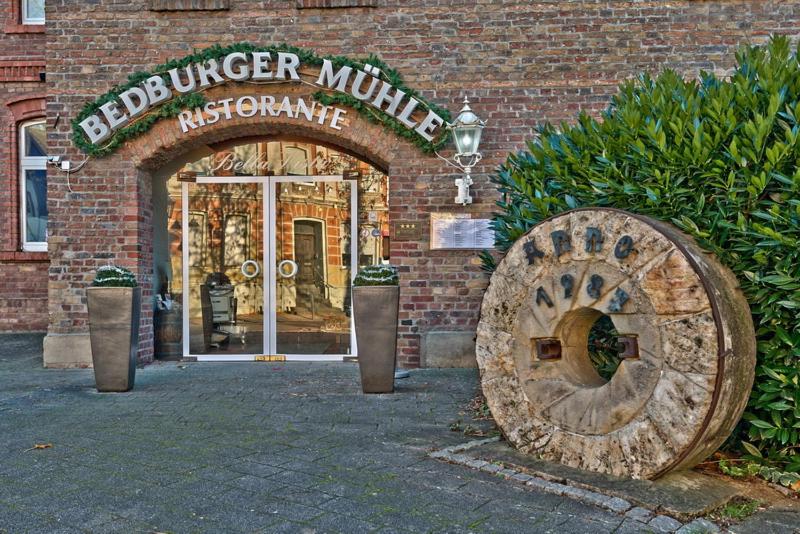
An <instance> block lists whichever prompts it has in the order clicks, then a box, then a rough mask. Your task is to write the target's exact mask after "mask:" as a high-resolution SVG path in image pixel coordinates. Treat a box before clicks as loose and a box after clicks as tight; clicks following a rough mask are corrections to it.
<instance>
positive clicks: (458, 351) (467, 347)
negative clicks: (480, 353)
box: [420, 331, 478, 367]
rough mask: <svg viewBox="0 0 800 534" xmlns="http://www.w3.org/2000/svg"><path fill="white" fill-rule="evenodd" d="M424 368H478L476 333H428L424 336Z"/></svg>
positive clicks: (422, 349)
mask: <svg viewBox="0 0 800 534" xmlns="http://www.w3.org/2000/svg"><path fill="white" fill-rule="evenodd" d="M420 352H421V364H422V367H477V365H478V364H477V362H476V361H475V332H472V331H466V332H428V333H426V334H424V335H423V336H422V347H421V351H420Z"/></svg>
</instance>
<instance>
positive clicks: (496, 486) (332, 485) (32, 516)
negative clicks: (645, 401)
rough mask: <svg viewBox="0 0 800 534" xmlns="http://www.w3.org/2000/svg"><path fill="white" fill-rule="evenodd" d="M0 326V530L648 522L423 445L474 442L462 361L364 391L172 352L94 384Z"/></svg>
mask: <svg viewBox="0 0 800 534" xmlns="http://www.w3.org/2000/svg"><path fill="white" fill-rule="evenodd" d="M0 340H2V345H0V347H2V348H0V532H13V533H17V532H48V533H55V532H126V533H128V532H347V533H352V532H371V531H378V532H406V531H411V532H467V531H473V532H515V533H516V532H613V531H619V532H638V531H641V530H642V529H641V528H640V527H642V526H643V525H642V524H641V523H636V522H633V521H632V520H631V518H629V517H625V516H624V515H622V514H616V513H613V512H612V511H609V510H604V509H601V508H598V507H595V506H591V505H589V504H584V503H581V502H577V501H575V500H573V499H569V498H566V497H563V496H559V495H553V494H550V493H546V492H542V491H537V490H536V489H533V488H529V487H525V486H524V485H520V484H514V483H510V482H508V481H505V480H502V479H501V478H500V477H498V476H497V475H493V474H491V473H486V472H482V471H476V470H471V469H467V468H464V467H461V466H457V465H450V464H447V463H444V462H441V461H437V460H434V459H431V458H430V457H429V456H428V453H429V452H430V450H431V449H433V448H437V449H438V448H442V447H447V446H452V445H454V444H457V443H461V442H464V441H466V439H467V438H465V437H464V436H463V435H462V434H460V433H457V432H451V431H450V430H449V428H448V427H449V425H450V423H452V422H453V421H455V420H456V419H457V418H458V417H459V415H458V413H459V411H460V410H462V409H463V407H464V406H465V404H466V403H467V402H468V401H469V399H470V398H471V397H472V396H473V394H474V393H475V391H476V388H477V372H476V371H473V370H421V371H415V372H412V373H411V377H410V378H408V379H405V380H402V381H398V385H397V392H396V393H395V394H393V395H377V396H365V395H362V394H361V393H360V390H359V383H358V369H357V367H356V366H355V365H354V364H348V363H335V364H331V363H278V364H276V363H252V364H251V363H222V364H220V363H189V364H174V363H170V364H155V365H151V366H149V367H147V368H145V369H139V370H138V372H137V376H136V387H135V389H134V390H133V391H132V392H130V393H124V394H99V393H96V392H95V390H94V387H93V386H94V382H93V380H94V378H93V375H92V371H91V370H63V371H61V370H45V369H41V351H40V347H41V338H40V337H32V336H4V337H2V338H0ZM461 417H463V416H461ZM37 443H39V444H52V448H46V449H33V450H30V449H31V447H33V446H34V444H37Z"/></svg>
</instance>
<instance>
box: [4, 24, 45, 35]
mask: <svg viewBox="0 0 800 534" xmlns="http://www.w3.org/2000/svg"><path fill="white" fill-rule="evenodd" d="M46 30H47V28H45V25H44V24H19V23H14V22H9V23H7V24H6V26H5V28H3V31H4V32H5V33H45V31H46Z"/></svg>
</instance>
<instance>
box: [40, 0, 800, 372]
mask: <svg viewBox="0 0 800 534" xmlns="http://www.w3.org/2000/svg"><path fill="white" fill-rule="evenodd" d="M374 3H375V4H376V7H353V8H338V9H324V8H320V9H317V8H306V9H297V3H296V2H283V1H277V0H232V1H231V2H230V7H229V9H228V10H222V11H192V10H188V11H187V10H182V11H163V12H162V11H159V12H153V11H147V10H146V8H147V4H148V2H147V0H131V1H129V2H111V1H102V0H100V1H98V2H93V3H87V2H84V1H81V0H62V1H61V2H59V3H58V4H59V8H58V10H57V12H53V10H51V11H50V12H48V17H49V19H48V43H49V50H50V54H49V56H48V63H47V70H48V81H49V84H50V85H51V87H50V89H51V97H50V100H49V104H48V117H49V119H50V123H51V124H52V123H53V121H54V120H55V117H56V115H57V114H60V115H61V117H62V120H61V122H60V123H59V125H58V127H57V128H56V129H55V130H54V131H53V132H52V134H51V137H50V141H51V150H52V151H54V153H55V152H57V153H68V154H69V155H70V158H71V159H73V160H74V161H80V160H82V156H81V155H80V154H79V153H77V152H76V151H75V149H74V148H73V147H72V146H71V144H70V142H69V140H68V135H69V133H70V131H69V130H70V126H69V121H68V119H70V118H71V117H73V116H74V115H75V113H76V112H77V111H78V110H79V109H80V107H81V106H82V105H83V103H84V102H86V101H87V100H90V99H93V98H95V97H96V96H98V95H100V94H102V93H104V92H105V91H107V90H108V89H109V88H111V87H112V86H113V85H114V84H116V83H119V82H121V81H124V80H125V78H126V77H127V75H128V74H129V73H131V72H133V71H134V70H137V69H148V68H150V67H152V66H153V65H155V64H157V63H160V62H162V61H164V60H166V59H169V58H173V57H180V56H182V55H185V54H187V53H190V52H191V51H192V50H193V49H195V48H203V47H206V46H209V45H211V44H215V43H221V44H228V43H232V42H237V41H252V42H254V43H259V44H277V43H282V42H286V43H289V44H292V45H296V46H302V47H307V48H312V49H314V50H316V51H317V52H318V53H320V54H342V55H350V56H357V57H360V56H365V55H367V54H370V53H374V54H376V55H378V56H380V57H381V58H382V59H384V60H385V61H386V62H387V63H389V64H390V65H392V66H393V67H395V68H397V69H398V70H399V71H400V72H401V73H402V75H403V76H404V77H405V81H406V83H407V84H408V85H409V86H411V87H415V88H418V89H420V90H421V91H422V92H423V94H424V95H425V96H427V97H428V98H430V99H432V100H433V101H435V102H436V103H438V104H440V105H443V106H446V107H448V108H449V109H450V110H451V111H453V112H457V111H458V108H459V107H460V106H459V104H460V102H461V100H462V99H463V97H464V96H465V95H467V96H469V97H470V99H471V100H472V103H473V109H474V110H475V111H476V112H477V113H478V114H479V115H480V116H481V117H482V118H485V119H488V121H489V122H488V125H487V128H486V130H485V132H484V137H483V138H484V141H483V144H482V151H483V153H484V160H483V162H482V164H481V166H480V167H479V168H478V169H476V172H475V174H474V177H475V181H476V185H475V186H474V187H473V196H474V198H475V203H474V204H473V205H471V206H469V207H467V208H460V207H456V206H455V205H454V204H453V197H454V196H455V187H454V185H453V179H454V178H455V177H456V176H455V175H454V174H453V173H451V172H450V170H449V169H448V168H447V167H446V166H444V164H443V163H441V162H440V161H439V160H437V159H436V158H434V157H430V156H425V155H423V154H421V153H420V152H418V151H416V150H415V149H414V148H413V147H411V146H410V145H408V143H404V142H400V141H395V142H394V143H392V139H391V138H381V137H380V136H379V133H378V132H375V134H374V135H375V136H378V137H375V139H376V141H375V143H376V144H379V145H382V144H388V145H389V146H386V147H384V146H379V147H375V148H374V149H373V148H371V147H370V146H369V143H370V141H369V139H363V136H362V135H360V134H359V137H360V139H347V138H342V139H334V140H333V141H338V142H341V143H345V144H347V143H350V144H351V145H352V149H353V150H354V151H355V152H357V153H363V154H364V155H366V156H370V157H371V159H373V160H376V159H377V160H379V162H380V163H385V164H386V165H385V166H384V167H385V168H388V170H389V173H390V188H391V190H390V202H391V206H390V217H391V220H400V219H403V220H416V221H418V222H419V223H420V224H421V225H422V229H423V231H422V235H423V239H422V241H420V242H398V241H395V242H393V244H392V260H393V262H394V263H397V264H399V265H401V268H402V271H403V272H402V289H401V295H402V296H401V299H402V303H401V313H402V316H401V320H402V326H401V333H400V335H401V340H400V349H399V350H400V361H401V363H402V364H403V365H406V366H415V365H418V364H419V347H420V335H421V334H424V333H425V332H428V331H432V330H450V331H451V330H462V331H471V330H473V329H474V327H475V325H476V323H477V320H478V310H479V305H480V300H481V297H482V294H483V288H484V287H485V284H486V282H487V280H486V277H485V276H484V275H483V274H482V273H481V272H480V269H479V265H478V260H477V256H476V255H475V254H474V253H471V252H444V251H430V250H428V248H429V243H428V238H427V235H428V220H429V214H430V213H431V212H436V211H466V212H469V213H472V214H475V215H476V216H488V215H489V214H490V213H491V211H492V205H493V201H494V199H495V192H494V189H493V187H492V186H491V184H490V183H489V182H488V180H487V179H486V173H488V172H491V171H492V169H494V168H495V167H496V166H497V164H498V163H500V162H501V161H502V160H503V159H504V157H505V155H506V154H507V153H508V152H509V151H513V150H517V149H520V148H522V147H523V146H524V141H525V140H526V139H528V138H530V137H531V136H532V135H533V132H534V125H535V124H536V123H537V122H539V121H543V120H554V121H560V120H571V119H572V118H573V117H574V116H575V114H576V113H577V112H578V111H580V110H585V111H588V112H590V113H596V112H597V111H599V110H600V109H602V108H604V107H605V106H606V105H607V103H608V101H609V97H610V95H612V94H613V93H614V91H615V88H616V86H617V85H618V84H619V83H620V82H621V81H622V80H624V79H627V78H630V77H632V76H635V75H637V74H638V73H639V72H641V71H643V70H649V71H658V70H660V69H663V68H665V67H669V68H674V69H677V70H678V71H679V72H681V73H684V74H685V75H687V76H690V77H694V76H696V75H697V74H698V72H699V71H700V70H701V69H705V70H712V71H716V72H720V73H724V72H726V71H727V69H729V68H730V66H731V64H732V62H733V59H734V58H733V53H734V51H735V49H736V47H737V46H738V44H739V43H743V42H763V41H764V40H765V39H766V37H767V36H768V35H769V34H770V33H787V34H791V35H794V34H796V31H797V27H798V23H800V1H795V0H787V1H781V2H778V1H775V2H771V1H748V2H739V1H727V0H726V1H704V2H697V1H684V2H655V1H653V2H650V1H638V0H637V1H630V2H622V1H600V0H586V1H565V0H558V1H556V0H549V1H543V2H536V3H531V2H527V1H521V2H500V1H494V2H492V1H474V0H473V1H443V0H440V1H430V0H424V1H423V0H416V1H414V0H411V1H402V2H400V1H389V0H379V1H377V2H374ZM303 4H304V5H306V6H310V4H311V3H310V2H303ZM332 4H333V3H331V5H332ZM233 85H234V84H229V85H228V88H227V89H226V91H228V92H231V91H234V89H233V88H232V86H233ZM231 123H232V124H233V123H235V121H231ZM239 127H240V128H241V129H240V130H238V131H234V130H232V129H224V128H221V127H220V128H218V129H216V130H214V131H213V132H210V133H209V134H208V136H207V137H199V136H195V137H192V136H191V135H187V136H185V140H184V142H185V143H186V146H185V147H184V148H181V147H180V146H178V145H176V144H175V143H177V142H178V140H175V139H173V140H170V139H169V136H170V135H171V134H170V133H169V132H170V131H172V130H170V129H169V128H167V127H163V128H161V127H157V128H155V129H154V130H153V131H152V132H151V133H150V134H149V135H147V136H146V137H145V138H142V139H141V140H139V141H137V142H135V143H132V144H131V146H130V147H129V148H128V149H126V150H124V151H122V152H121V153H119V154H117V155H115V156H112V157H109V158H106V159H103V160H93V161H91V162H90V163H89V165H87V167H86V170H85V171H84V172H82V173H80V174H78V175H75V176H74V177H73V180H74V181H73V186H72V188H73V191H74V193H69V192H68V190H67V187H66V183H65V181H64V179H63V176H53V178H52V182H53V186H52V188H51V199H50V213H51V220H52V221H53V222H52V223H51V229H52V236H53V237H52V239H51V248H50V254H51V259H52V266H51V269H50V281H49V291H50V312H51V317H50V323H49V329H50V332H51V333H66V332H76V331H84V330H85V328H86V316H85V307H84V304H83V303H84V297H83V289H84V287H85V285H86V284H87V283H88V280H89V274H88V273H90V272H91V270H92V269H93V268H95V267H96V266H97V265H99V264H103V263H106V262H107V261H108V260H109V259H114V260H115V261H117V262H118V263H121V264H123V265H125V266H127V267H130V268H133V269H136V270H137V271H138V272H139V278H140V280H141V281H143V283H145V291H146V292H147V291H150V288H149V287H147V283H148V282H147V280H149V268H150V261H151V260H150V258H151V254H152V252H151V250H150V248H149V247H150V239H151V238H150V237H149V236H151V229H150V227H149V224H150V223H149V221H150V217H151V214H150V212H149V211H150V200H149V198H147V197H146V195H148V194H149V182H148V180H147V176H148V174H147V173H149V172H153V168H152V167H155V166H157V164H159V163H165V162H166V161H167V160H168V159H170V158H172V157H177V156H179V155H180V154H182V153H184V152H185V151H186V150H188V149H189V148H191V147H197V146H199V145H201V144H203V143H205V142H209V141H212V140H214V139H216V140H221V139H222V138H223V137H224V136H225V135H228V136H239V135H243V134H242V132H244V131H246V130H247V129H248V128H249V129H250V130H249V131H251V132H252V133H255V134H258V133H267V132H272V133H275V132H285V131H287V129H286V128H284V129H282V130H281V129H280V128H277V127H273V126H263V127H259V126H253V125H252V124H251V123H247V124H245V123H242V124H240V125H239ZM270 128H272V129H271V130H270ZM276 128H277V129H276ZM287 128H288V126H287ZM363 128H365V129H366V128H373V126H371V125H369V124H368V123H364V124H363ZM351 131H352V130H351ZM302 133H308V132H302ZM323 133H324V132H319V135H323ZM343 135H345V134H343ZM347 135H349V134H347ZM387 139H388V140H387ZM137 165H138V166H139V167H138V168H137ZM137 195H144V197H143V198H137ZM144 301H145V302H147V301H148V299H147V298H145V299H144ZM146 321H147V317H144V318H143V322H146ZM148 328H149V326H148ZM148 332H149V330H147V331H145V332H144V333H143V341H146V339H145V338H146V337H147V336H148V335H149V333H148ZM148 347H149V345H146V346H145V347H144V349H143V352H142V353H141V357H142V358H143V359H145V360H146V359H148V358H149V357H150V353H149V352H148V351H149V348H148Z"/></svg>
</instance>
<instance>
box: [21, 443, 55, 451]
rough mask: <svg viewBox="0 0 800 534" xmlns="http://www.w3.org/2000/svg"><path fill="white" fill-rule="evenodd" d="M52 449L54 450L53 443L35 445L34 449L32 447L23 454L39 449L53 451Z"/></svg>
mask: <svg viewBox="0 0 800 534" xmlns="http://www.w3.org/2000/svg"><path fill="white" fill-rule="evenodd" d="M52 448H53V444H52V443H35V444H34V445H33V447H31V448H30V449H25V450H24V451H22V452H28V451H35V450H39V449H52Z"/></svg>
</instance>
